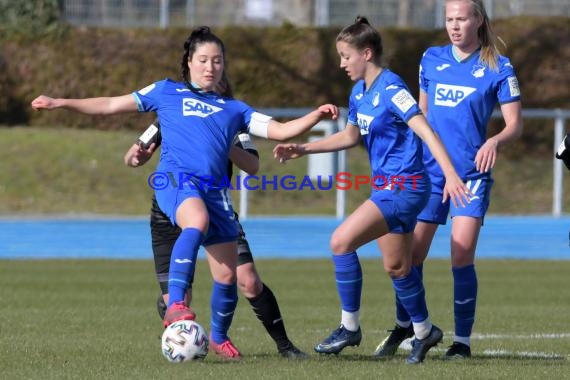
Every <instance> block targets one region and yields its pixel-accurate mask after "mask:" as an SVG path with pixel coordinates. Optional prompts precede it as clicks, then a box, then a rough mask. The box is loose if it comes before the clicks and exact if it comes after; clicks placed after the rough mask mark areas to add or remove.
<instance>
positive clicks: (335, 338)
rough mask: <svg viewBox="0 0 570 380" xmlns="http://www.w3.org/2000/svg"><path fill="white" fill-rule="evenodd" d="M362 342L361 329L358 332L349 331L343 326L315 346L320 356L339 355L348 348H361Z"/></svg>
mask: <svg viewBox="0 0 570 380" xmlns="http://www.w3.org/2000/svg"><path fill="white" fill-rule="evenodd" d="M361 340H362V331H361V330H360V327H359V328H358V330H356V331H349V330H347V329H346V328H345V327H344V326H343V325H340V326H339V327H338V328H337V329H336V330H334V331H333V332H332V333H331V335H329V337H328V338H326V339H325V340H323V341H322V342H321V343H319V344H317V345H316V346H315V351H316V352H318V353H319V354H338V353H340V352H341V351H342V350H343V348H345V347H348V346H359V345H360V341H361Z"/></svg>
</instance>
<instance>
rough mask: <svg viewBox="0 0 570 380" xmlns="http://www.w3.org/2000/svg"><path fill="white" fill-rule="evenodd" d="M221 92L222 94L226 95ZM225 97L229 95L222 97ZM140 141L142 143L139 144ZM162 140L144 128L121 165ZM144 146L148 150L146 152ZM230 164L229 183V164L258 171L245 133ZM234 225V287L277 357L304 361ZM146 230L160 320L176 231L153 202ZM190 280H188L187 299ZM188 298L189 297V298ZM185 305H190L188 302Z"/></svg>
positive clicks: (141, 158) (143, 156) (155, 130)
mask: <svg viewBox="0 0 570 380" xmlns="http://www.w3.org/2000/svg"><path fill="white" fill-rule="evenodd" d="M227 88H228V87H227V86H226V91H223V92H222V93H223V94H226V93H227ZM226 95H229V94H226ZM142 140H144V142H143V141H142ZM161 142H162V137H161V134H160V122H159V121H158V120H157V121H155V122H154V123H153V124H151V125H150V126H149V128H147V130H146V131H145V132H144V133H143V134H142V135H141V137H140V138H139V142H137V143H135V144H133V145H132V146H131V148H130V149H129V150H128V151H127V153H126V154H125V157H124V161H125V164H126V165H127V166H131V167H138V166H141V165H144V164H145V163H146V162H147V161H148V160H149V159H150V158H151V157H152V155H153V153H154V152H155V149H156V148H157V147H158V146H160V144H161ZM146 146H148V148H146ZM229 157H230V160H229V161H228V179H230V180H231V177H232V172H233V162H235V163H236V166H238V167H239V168H240V169H242V170H244V171H245V172H246V173H247V174H250V175H254V174H256V173H257V170H258V169H259V153H258V152H257V149H256V148H255V145H254V144H253V142H252V141H251V138H250V136H249V135H248V134H246V133H241V134H239V135H238V136H236V138H235V139H234V146H232V147H231V148H230V153H229ZM234 216H235V220H236V222H237V223H238V233H239V234H238V261H237V270H236V276H237V284H238V288H239V290H240V291H241V293H242V294H243V295H244V296H245V298H246V299H247V300H248V302H249V304H250V305H251V308H252V310H253V312H254V313H255V315H256V317H257V318H258V319H259V320H260V321H261V323H262V324H263V326H264V327H265V329H266V330H267V333H268V334H269V336H271V338H272V339H273V341H274V342H275V344H276V345H277V350H278V352H279V354H280V355H281V356H283V357H285V358H288V359H305V358H307V357H308V355H307V354H305V353H304V352H303V351H301V350H299V349H298V348H297V347H296V346H295V345H294V344H293V342H291V340H290V339H289V338H288V336H287V332H286V330H285V324H284V322H283V318H282V316H281V311H280V309H279V304H278V303H277V298H275V295H274V294H273V292H272V291H271V289H270V288H269V287H268V286H267V285H266V284H265V283H264V282H263V281H262V280H261V277H260V276H259V273H258V272H257V269H256V267H255V263H254V261H253V254H252V252H251V249H250V247H249V243H248V241H247V239H246V237H245V232H244V230H243V227H242V225H241V223H240V222H239V217H238V214H237V212H234ZM150 230H151V237H152V251H153V256H154V265H155V270H156V278H157V280H158V283H159V285H160V290H161V294H160V295H159V297H158V300H157V308H158V313H159V315H160V317H161V319H163V318H164V313H165V312H166V303H165V302H168V271H169V268H170V257H171V256H172V249H173V247H174V244H175V242H176V239H178V236H180V232H181V230H180V228H179V227H178V226H176V225H174V224H172V223H171V222H170V219H168V216H166V214H164V213H163V212H162V210H161V209H160V207H158V203H157V202H156V198H155V197H153V199H152V206H151V211H150ZM192 277H193V276H191V279H192ZM191 286H192V280H190V288H189V289H188V290H189V291H188V293H189V295H191ZM190 297H191V296H190ZM187 304H190V302H189V300H188V301H187Z"/></svg>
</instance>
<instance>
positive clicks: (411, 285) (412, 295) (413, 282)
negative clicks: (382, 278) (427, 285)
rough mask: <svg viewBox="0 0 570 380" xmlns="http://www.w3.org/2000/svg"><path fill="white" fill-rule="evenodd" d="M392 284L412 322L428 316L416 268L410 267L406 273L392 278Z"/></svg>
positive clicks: (422, 319)
mask: <svg viewBox="0 0 570 380" xmlns="http://www.w3.org/2000/svg"><path fill="white" fill-rule="evenodd" d="M392 286H393V287H394V290H395V291H396V296H397V297H398V299H399V300H400V302H401V303H402V305H403V306H404V309H405V310H406V311H407V312H408V314H409V315H410V317H411V319H412V322H416V323H419V322H423V321H425V320H426V318H427V317H428V311H427V305H426V298H425V290H424V285H423V283H422V279H421V278H420V275H419V274H418V271H417V269H416V268H414V267H412V270H411V271H410V273H408V275H406V276H404V277H400V278H392Z"/></svg>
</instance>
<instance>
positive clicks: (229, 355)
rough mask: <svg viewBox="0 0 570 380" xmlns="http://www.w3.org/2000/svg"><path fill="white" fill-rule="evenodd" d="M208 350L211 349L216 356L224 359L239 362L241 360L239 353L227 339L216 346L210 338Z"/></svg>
mask: <svg viewBox="0 0 570 380" xmlns="http://www.w3.org/2000/svg"><path fill="white" fill-rule="evenodd" d="M210 349H212V350H213V351H214V352H215V353H216V355H219V356H221V357H222V358H224V359H228V360H239V359H240V358H241V354H240V353H239V351H238V349H237V348H236V346H234V344H233V343H232V341H231V340H229V339H228V340H226V341H225V342H223V343H221V344H218V343H216V342H214V341H213V340H212V337H211V336H210Z"/></svg>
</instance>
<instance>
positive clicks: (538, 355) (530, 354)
mask: <svg viewBox="0 0 570 380" xmlns="http://www.w3.org/2000/svg"><path fill="white" fill-rule="evenodd" d="M446 334H447V335H448V336H453V333H452V332H448V333H446ZM568 338H570V333H561V334H530V335H509V334H473V335H472V336H471V339H474V340H494V339H543V340H544V339H568ZM412 339H413V338H408V339H406V340H404V341H403V342H402V344H400V348H401V349H403V350H406V351H411V350H412V345H411V341H412ZM431 351H436V352H445V351H446V350H445V349H443V348H437V347H435V348H433V349H432V350H431ZM483 355H485V356H489V357H503V356H517V357H522V358H535V359H570V355H560V354H555V353H552V352H540V351H536V352H535V351H507V350H484V351H483Z"/></svg>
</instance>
